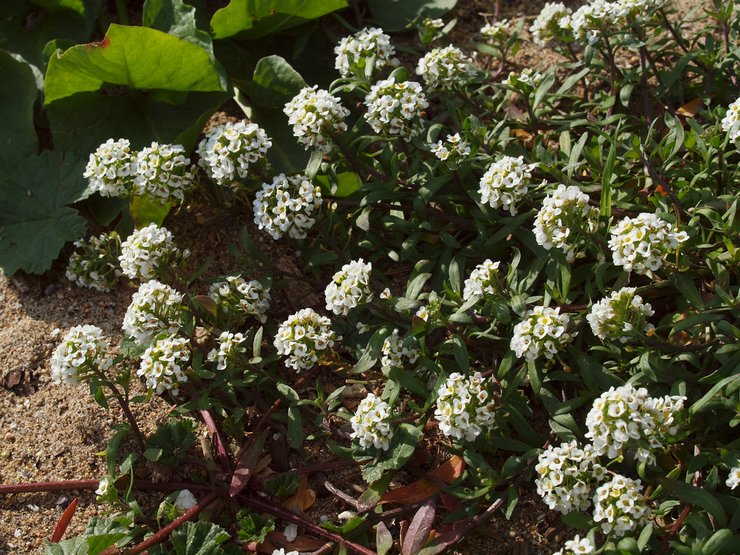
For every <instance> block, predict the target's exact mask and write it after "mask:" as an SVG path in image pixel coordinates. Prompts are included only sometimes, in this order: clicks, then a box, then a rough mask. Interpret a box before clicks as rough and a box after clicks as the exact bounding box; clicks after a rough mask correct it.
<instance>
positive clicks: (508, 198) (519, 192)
mask: <svg viewBox="0 0 740 555" xmlns="http://www.w3.org/2000/svg"><path fill="white" fill-rule="evenodd" d="M534 167H535V166H534V165H532V164H525V163H524V157H523V156H519V157H517V158H514V157H513V156H504V157H502V158H501V159H500V160H497V161H496V162H494V163H493V164H491V166H490V167H489V168H488V171H486V173H484V174H483V177H482V178H481V180H480V184H479V187H478V192H479V193H480V196H481V202H482V203H483V204H488V205H490V206H491V208H503V209H504V210H508V211H509V213H511V215H512V216H516V214H517V212H518V205H519V204H520V203H521V202H522V200H523V199H524V198H525V197H526V195H527V192H528V191H529V186H530V179H531V178H532V173H531V172H532V170H533V169H534Z"/></svg>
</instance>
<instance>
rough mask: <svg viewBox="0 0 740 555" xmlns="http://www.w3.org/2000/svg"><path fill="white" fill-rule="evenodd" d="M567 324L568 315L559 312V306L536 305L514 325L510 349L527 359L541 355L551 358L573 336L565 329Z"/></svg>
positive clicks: (533, 358)
mask: <svg viewBox="0 0 740 555" xmlns="http://www.w3.org/2000/svg"><path fill="white" fill-rule="evenodd" d="M569 324H570V317H569V316H568V315H567V314H560V308H549V307H547V306H536V307H534V308H533V309H531V310H529V311H528V312H527V314H526V315H525V317H524V320H522V321H521V322H519V323H518V324H517V325H516V326H514V334H513V336H512V338H511V343H510V347H511V350H513V351H514V353H516V356H517V357H519V358H521V357H525V358H526V359H527V360H528V361H532V360H536V359H537V358H538V357H539V356H541V355H544V356H545V358H546V359H548V360H552V358H553V356H554V355H555V353H557V352H558V351H559V350H560V349H562V348H563V347H565V346H566V345H567V344H568V343H570V341H571V340H572V339H573V337H574V336H573V335H571V334H569V333H568V331H567V330H568V325H569Z"/></svg>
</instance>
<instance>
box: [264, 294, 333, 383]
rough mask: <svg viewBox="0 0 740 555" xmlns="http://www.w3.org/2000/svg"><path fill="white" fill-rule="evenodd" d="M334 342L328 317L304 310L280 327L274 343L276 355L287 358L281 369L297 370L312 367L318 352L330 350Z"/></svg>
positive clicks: (307, 309) (311, 310)
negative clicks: (285, 367) (284, 367)
mask: <svg viewBox="0 0 740 555" xmlns="http://www.w3.org/2000/svg"><path fill="white" fill-rule="evenodd" d="M336 339H337V336H336V335H335V334H334V332H333V331H332V329H331V320H329V318H327V317H326V316H320V315H319V314H317V313H316V311H315V310H313V309H311V308H304V309H302V310H299V311H298V312H296V313H295V314H293V315H291V316H289V317H288V319H287V320H286V321H285V322H283V323H282V324H280V328H279V329H278V332H277V335H276V336H275V341H274V344H275V348H276V349H277V352H278V354H279V355H283V356H287V357H288V358H287V359H286V361H285V366H287V367H288V368H293V369H294V370H297V371H300V370H308V369H309V368H311V367H312V366H313V365H314V364H316V362H317V361H318V360H319V354H320V353H319V351H325V350H326V349H331V348H332V347H333V346H334V341H335V340H336Z"/></svg>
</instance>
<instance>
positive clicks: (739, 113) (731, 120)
mask: <svg viewBox="0 0 740 555" xmlns="http://www.w3.org/2000/svg"><path fill="white" fill-rule="evenodd" d="M722 131H725V132H726V133H727V135H728V136H729V138H730V140H731V141H732V142H734V143H735V144H736V145H738V146H740V98H738V99H737V100H736V101H735V102H733V103H732V104H730V105H729V106H728V107H727V113H726V114H725V117H724V118H722Z"/></svg>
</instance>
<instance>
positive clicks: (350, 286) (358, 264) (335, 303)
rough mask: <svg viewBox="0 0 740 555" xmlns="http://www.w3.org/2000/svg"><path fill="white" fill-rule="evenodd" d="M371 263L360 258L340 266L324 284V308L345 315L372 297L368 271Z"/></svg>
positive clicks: (371, 266) (370, 269) (370, 268)
mask: <svg viewBox="0 0 740 555" xmlns="http://www.w3.org/2000/svg"><path fill="white" fill-rule="evenodd" d="M372 269H373V265H372V264H371V263H370V262H365V261H364V260H363V259H362V258H360V259H359V260H353V261H351V262H349V263H348V264H345V265H344V266H342V269H341V270H339V271H338V272H337V273H335V274H334V277H332V278H331V282H330V283H329V285H327V286H326V290H325V291H324V296H325V298H326V310H331V311H332V312H333V313H334V314H341V315H343V316H346V315H347V314H349V311H350V310H351V309H353V308H355V307H356V306H358V305H360V304H363V303H366V302H369V301H371V300H372V298H373V292H372V290H371V289H370V272H371V271H372Z"/></svg>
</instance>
